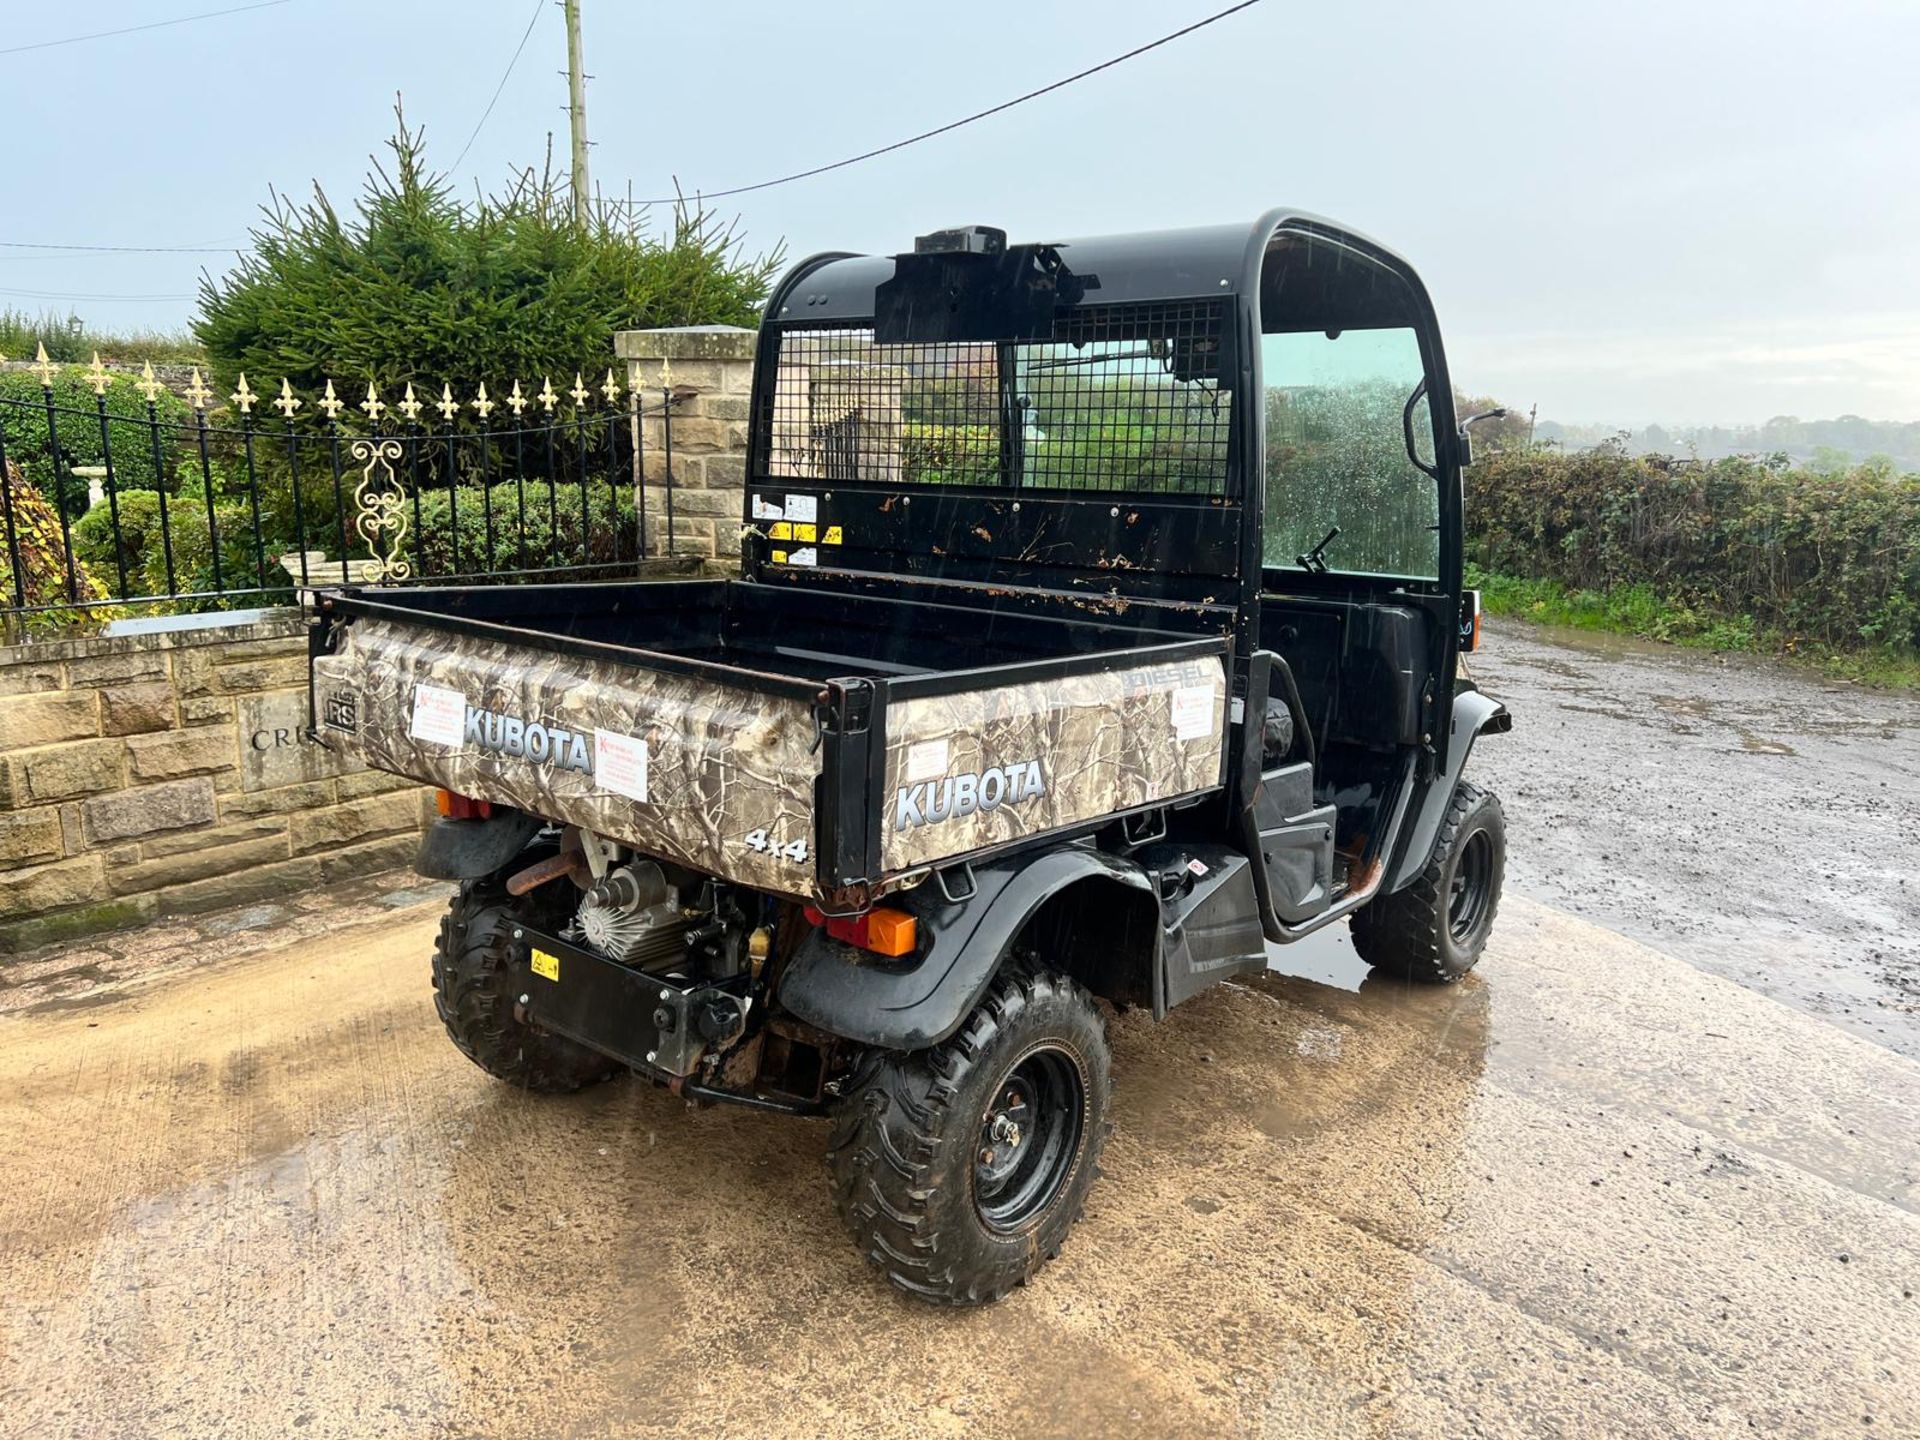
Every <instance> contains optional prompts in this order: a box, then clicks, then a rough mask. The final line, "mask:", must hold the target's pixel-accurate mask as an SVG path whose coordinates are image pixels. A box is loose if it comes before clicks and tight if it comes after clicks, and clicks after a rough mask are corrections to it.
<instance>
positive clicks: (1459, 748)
mask: <svg viewBox="0 0 1920 1440" xmlns="http://www.w3.org/2000/svg"><path fill="white" fill-rule="evenodd" d="M1512 728H1513V716H1512V714H1511V713H1510V712H1509V711H1508V710H1507V707H1506V706H1504V705H1502V704H1501V703H1500V702H1499V701H1498V700H1495V699H1492V698H1490V697H1489V696H1486V695H1482V694H1481V693H1480V692H1479V691H1478V690H1473V689H1466V690H1461V691H1459V692H1457V693H1456V694H1455V695H1454V697H1453V729H1452V733H1451V735H1450V737H1449V739H1448V743H1447V768H1446V770H1445V771H1444V772H1442V773H1441V774H1438V775H1435V776H1434V777H1433V779H1432V780H1430V781H1429V782H1428V783H1427V793H1426V794H1425V795H1423V796H1421V797H1420V808H1419V810H1418V811H1416V812H1415V814H1414V816H1413V820H1412V823H1411V824H1409V825H1408V826H1407V831H1406V834H1405V836H1404V837H1403V838H1402V839H1401V842H1400V848H1399V852H1398V858H1397V859H1396V861H1395V862H1394V866H1393V869H1392V871H1391V872H1390V873H1389V875H1388V877H1387V883H1386V887H1385V888H1386V890H1387V892H1388V893H1389V894H1391V893H1392V892H1393V891H1395V890H1401V889H1404V888H1405V887H1406V886H1408V885H1410V884H1412V883H1413V878H1414V877H1415V876H1416V875H1418V874H1419V873H1420V872H1421V871H1422V870H1423V869H1425V868H1426V864H1427V857H1428V856H1430V855H1431V854H1432V853H1433V842H1434V838H1435V837H1436V836H1438V835H1439V833H1440V822H1441V821H1442V820H1444V819H1445V818H1446V814H1447V807H1448V806H1449V805H1451V804H1452V803H1453V792H1454V791H1455V790H1456V789H1457V788H1459V785H1460V776H1461V773H1462V772H1463V771H1465V769H1466V768H1467V755H1468V752H1470V751H1471V750H1472V749H1473V742H1474V740H1475V739H1477V738H1478V737H1479V735H1480V734H1481V732H1482V731H1487V730H1491V731H1493V732H1494V733H1496V734H1504V733H1505V732H1506V731H1508V730H1511V729H1512Z"/></svg>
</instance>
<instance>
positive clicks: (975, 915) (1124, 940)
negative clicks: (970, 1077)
mask: <svg viewBox="0 0 1920 1440" xmlns="http://www.w3.org/2000/svg"><path fill="white" fill-rule="evenodd" d="M1174 850H1175V847H1173V846H1170V845H1166V846H1153V847H1150V848H1149V849H1148V850H1146V851H1142V852H1140V855H1139V857H1138V858H1137V859H1134V858H1126V857H1122V856H1117V855H1109V854H1106V853H1104V852H1102V851H1099V850H1096V849H1094V848H1092V847H1091V846H1087V845H1067V846H1063V847H1061V848H1060V849H1057V850H1049V851H1047V852H1045V853H1043V854H1041V855H1038V856H1034V857H1031V858H1029V857H1015V858H1011V859H1008V860H1004V861H1000V862H998V863H996V864H992V865H987V866H983V867H981V868H979V869H977V870H975V872H974V879H975V888H974V890H973V893H972V894H970V895H968V896H966V897H965V898H963V899H959V900H956V901H949V900H947V899H946V898H945V896H944V895H943V894H942V893H941V891H940V887H939V886H937V885H922V886H920V887H919V888H918V889H915V890H912V891H908V892H907V893H906V894H904V895H898V896H894V897H892V898H890V899H889V900H888V902H887V903H888V904H889V905H898V906H901V907H903V908H906V909H910V910H912V911H913V912H914V914H915V915H916V917H917V918H918V920H919V928H920V935H921V948H920V953H919V955H918V956H917V957H913V958H909V959H907V960H904V961H899V962H890V961H887V960H884V959H881V958H880V957H877V956H874V955H870V954H867V953H866V952H864V951H861V950H857V949H855V948H854V947H853V946H850V945H843V944H841V943H840V942H839V941H837V940H834V939H832V938H831V937H830V936H829V935H828V934H827V933H826V931H825V930H824V929H816V930H812V931H809V932H808V933H807V935H806V936H805V937H804V938H803V939H802V940H801V942H800V944H799V945H798V946H797V947H796V949H795V952H794V955H793V957H792V959H791V960H790V961H789V962H788V964H787V968H786V972H785V974H784V975H783V976H782V978H781V981H780V1004H781V1006H782V1007H783V1008H784V1009H785V1010H786V1011H787V1012H788V1013H789V1014H791V1015H793V1016H794V1017H795V1018H796V1019H799V1020H803V1021H805V1022H806V1023H807V1024H809V1025H813V1026H816V1027H818V1028H819V1029H821V1030H825V1031H828V1032H829V1033H831V1034H834V1035H839V1036H842V1037H843V1038H845V1039H848V1040H852V1041H855V1042H857V1043H859V1044H862V1045H872V1046H877V1047H879V1048H882V1049H887V1050H923V1049H926V1048H927V1047H928V1046H931V1045H937V1044H939V1043H940V1042H941V1041H943V1040H945V1039H946V1038H947V1037H949V1036H950V1035H952V1034H953V1033H954V1032H955V1031H956V1030H958V1029H959V1028H960V1025H961V1023H962V1022H963V1021H964V1020H965V1019H966V1018H967V1015H968V1014H969V1013H970V1012H971V1011H972V1010H973V1008H974V1006H975V1005H977V1004H978V1003H979V1002H980V998H981V997H982V996H983V995H984V994H985V993H986V990H987V987H988V986H989V985H990V984H991V983H992V980H993V977H994V973H995V972H996V971H997V970H998V969H999V968H1000V965H1001V963H1002V962H1003V961H1004V960H1005V959H1006V958H1007V956H1008V955H1009V953H1010V952H1011V951H1012V949H1013V946H1014V942H1015V941H1016V940H1017V939H1018V938H1019V937H1020V935H1021V932H1022V931H1023V930H1025V929H1026V928H1027V927H1028V924H1029V922H1031V921H1033V920H1034V919H1035V917H1036V916H1038V915H1039V914H1040V912H1041V910H1042V909H1043V908H1045V907H1048V906H1049V903H1050V902H1052V901H1055V900H1056V899H1058V900H1061V901H1062V904H1063V907H1064V908H1060V909H1053V910H1050V911H1049V915H1048V917H1047V919H1048V920H1050V921H1051V922H1053V924H1052V926H1050V927H1049V935H1048V937H1047V938H1046V940H1045V941H1043V944H1042V949H1041V953H1040V954H1039V957H1038V958H1039V959H1040V960H1041V961H1042V962H1043V963H1047V964H1049V965H1052V966H1054V967H1056V968H1059V969H1061V970H1063V971H1065V972H1067V973H1068V974H1071V975H1073V976H1074V977H1075V978H1076V979H1078V980H1080V981H1081V982H1082V983H1083V984H1085V985H1086V986H1087V988H1088V989H1090V990H1092V991H1093V992H1094V993H1095V994H1096V995H1099V996H1102V997H1103V998H1105V999H1108V1000H1111V1001H1113V1002H1114V1003H1116V1004H1121V1005H1139V1006H1142V1007H1147V1008H1151V1009H1152V1011H1153V1013H1154V1015H1155V1016H1156V1017H1159V1016H1164V1015H1165V1014H1166V1012H1167V1010H1168V1009H1169V1008H1170V1007H1171V1006H1173V1005H1177V1004H1179V1003H1180V1002H1181V1001H1182V1000H1185V999H1187V998H1188V997H1189V996H1191V995H1193V994H1195V993H1197V992H1198V991H1199V990H1201V989H1203V988H1204V987H1205V986H1206V985H1208V984H1211V983H1212V982H1214V981H1216V980H1223V979H1226V978H1227V977H1228V976H1229V975H1233V974H1240V973H1244V972H1245V971H1246V970H1249V969H1258V968H1259V967H1260V966H1262V965H1264V964H1265V954H1264V951H1263V949H1262V943H1261V937H1260V928H1259V920H1258V918H1257V915H1255V913H1254V911H1253V908H1252V895H1253V887H1252V883H1251V879H1250V877H1249V875H1248V872H1247V862H1246V858H1245V857H1244V856H1242V855H1240V854H1237V853H1235V852H1233V851H1230V850H1228V849H1227V848H1226V847H1224V846H1201V847H1182V848H1180V850H1179V853H1178V855H1177V856H1175V854H1174V853H1173V852H1174ZM1176 862H1177V863H1176ZM1190 863H1192V864H1197V866H1198V869H1197V870H1195V869H1191V868H1189V865H1190ZM1166 868H1173V869H1174V870H1176V871H1177V873H1178V876H1179V878H1178V880H1177V881H1172V882H1167V883H1168V886H1169V891H1170V893H1169V896H1168V898H1167V899H1166V900H1165V901H1164V902H1163V901H1162V900H1161V898H1160V897H1161V893H1162V891H1161V885H1160V883H1159V882H1157V881H1156V879H1155V876H1156V874H1158V872H1159V871H1160V870H1161V869H1166ZM1068 892H1072V893H1071V894H1069V893H1068Z"/></svg>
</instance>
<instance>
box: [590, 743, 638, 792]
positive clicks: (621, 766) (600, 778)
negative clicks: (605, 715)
mask: <svg viewBox="0 0 1920 1440" xmlns="http://www.w3.org/2000/svg"><path fill="white" fill-rule="evenodd" d="M593 778H594V780H595V781H596V782H598V784H599V786H600V788H601V789H602V790H611V791H613V793H614V794H616V795H625V796H626V797H627V798H628V799H629V800H644V799H646V798H647V742H646V741H644V740H641V739H638V738H636V737H634V736H632V735H622V734H620V733H619V732H618V731H617V730H596V731H594V732H593Z"/></svg>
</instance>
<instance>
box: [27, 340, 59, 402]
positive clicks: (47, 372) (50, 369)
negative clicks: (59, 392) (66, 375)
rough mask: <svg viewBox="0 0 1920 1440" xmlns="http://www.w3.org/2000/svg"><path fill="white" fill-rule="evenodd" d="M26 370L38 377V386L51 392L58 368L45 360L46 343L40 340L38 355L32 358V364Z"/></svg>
mask: <svg viewBox="0 0 1920 1440" xmlns="http://www.w3.org/2000/svg"><path fill="white" fill-rule="evenodd" d="M28 368H29V369H31V370H32V371H33V373H34V374H36V375H38V376H39V377H40V384H41V387H42V388H43V389H47V390H51V389H52V388H53V377H54V376H56V375H58V374H59V373H60V367H59V366H57V365H55V364H54V363H53V362H52V361H51V360H49V359H47V342H46V341H44V340H42V341H41V342H40V346H39V353H37V354H36V355H35V356H34V357H33V364H32V365H31V366H29V367H28Z"/></svg>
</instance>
